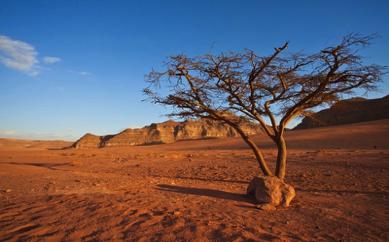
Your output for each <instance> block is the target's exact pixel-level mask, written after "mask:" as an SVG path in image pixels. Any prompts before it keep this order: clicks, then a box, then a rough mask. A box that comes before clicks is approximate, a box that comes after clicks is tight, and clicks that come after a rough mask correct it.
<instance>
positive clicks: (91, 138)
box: [72, 119, 260, 148]
mask: <svg viewBox="0 0 389 242" xmlns="http://www.w3.org/2000/svg"><path fill="white" fill-rule="evenodd" d="M242 128H243V130H244V131H245V132H246V133H247V134H249V135H252V134H256V133H258V132H260V129H259V128H258V127H257V126H255V125H253V124H251V123H249V122H245V123H244V124H243V125H242ZM238 135H239V134H237V133H236V131H235V130H234V129H232V128H231V127H229V126H228V125H226V124H222V123H220V122H217V121H213V120H208V119H199V120H187V121H184V122H175V121H171V120H169V121H166V122H163V123H153V124H151V125H149V126H145V127H143V128H138V129H125V130H123V131H122V132H120V133H118V134H115V135H107V136H97V135H93V134H86V135H84V136H82V137H81V138H80V139H79V140H77V141H76V142H75V143H74V144H73V145H72V147H74V148H96V147H97V148H101V147H116V146H131V145H148V144H158V143H174V142H176V141H179V140H187V139H203V138H216V137H236V136H238Z"/></svg>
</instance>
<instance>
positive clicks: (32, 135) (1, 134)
mask: <svg viewBox="0 0 389 242" xmlns="http://www.w3.org/2000/svg"><path fill="white" fill-rule="evenodd" d="M80 136H81V135H80V134H78V133H75V132H74V131H72V130H59V131H56V132H18V131H15V130H0V138H13V139H31V140H70V141H74V140H77V139H78V138H79V137H80Z"/></svg>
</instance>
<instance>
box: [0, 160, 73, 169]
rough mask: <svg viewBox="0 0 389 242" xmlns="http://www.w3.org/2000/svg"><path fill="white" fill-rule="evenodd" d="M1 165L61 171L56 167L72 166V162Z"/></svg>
mask: <svg viewBox="0 0 389 242" xmlns="http://www.w3.org/2000/svg"><path fill="white" fill-rule="evenodd" d="M1 164H8V165H18V166H36V167H42V168H46V169H49V170H62V169H58V168H57V167H61V166H74V165H73V164H72V162H64V163H44V162H1Z"/></svg>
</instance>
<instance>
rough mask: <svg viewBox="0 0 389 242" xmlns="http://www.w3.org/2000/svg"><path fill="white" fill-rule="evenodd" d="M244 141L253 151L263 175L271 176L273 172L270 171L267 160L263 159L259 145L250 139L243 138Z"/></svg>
mask: <svg viewBox="0 0 389 242" xmlns="http://www.w3.org/2000/svg"><path fill="white" fill-rule="evenodd" d="M242 138H243V140H244V141H245V142H246V143H247V144H248V145H249V146H250V148H251V149H252V150H253V152H254V155H255V158H256V159H257V161H258V164H259V167H260V168H261V170H262V172H263V174H264V175H265V176H271V175H272V172H271V171H270V169H269V167H268V166H267V164H266V161H265V158H264V157H263V154H262V152H261V151H260V150H259V149H258V147H257V145H256V144H255V143H254V142H253V141H252V140H251V139H249V138H248V137H243V136H242Z"/></svg>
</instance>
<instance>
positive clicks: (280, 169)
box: [276, 135, 287, 179]
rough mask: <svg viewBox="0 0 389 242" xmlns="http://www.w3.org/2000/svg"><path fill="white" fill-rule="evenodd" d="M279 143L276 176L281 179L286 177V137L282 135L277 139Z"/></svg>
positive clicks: (277, 143)
mask: <svg viewBox="0 0 389 242" xmlns="http://www.w3.org/2000/svg"><path fill="white" fill-rule="evenodd" d="M276 145H277V150H278V153H277V161H276V176H277V177H279V178H280V179H284V177H285V171H286V156H287V153H286V142H285V139H284V137H283V136H282V135H281V136H280V137H278V138H277V140H276Z"/></svg>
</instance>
